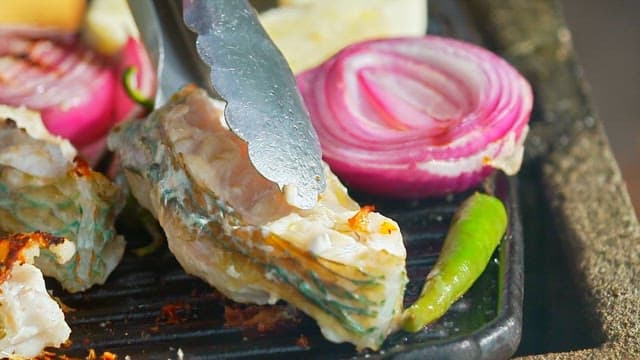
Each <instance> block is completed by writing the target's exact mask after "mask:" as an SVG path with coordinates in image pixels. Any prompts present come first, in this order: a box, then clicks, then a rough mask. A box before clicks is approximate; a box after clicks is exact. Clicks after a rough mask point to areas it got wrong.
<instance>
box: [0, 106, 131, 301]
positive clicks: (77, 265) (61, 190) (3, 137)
mask: <svg viewBox="0 0 640 360" xmlns="http://www.w3.org/2000/svg"><path fill="white" fill-rule="evenodd" d="M0 110H6V109H5V108H4V107H3V108H0ZM13 110H14V111H10V112H9V111H7V112H4V111H0V154H1V155H0V231H3V232H7V233H14V232H31V231H36V230H39V231H45V232H48V233H51V234H53V235H55V236H60V237H65V238H67V239H69V240H70V241H71V242H73V243H74V245H75V247H76V254H75V255H74V257H73V258H72V259H71V261H68V262H66V263H65V264H59V263H58V262H57V261H56V259H55V256H54V254H53V253H51V252H50V251H49V250H47V249H43V250H42V251H41V255H40V256H39V257H38V258H36V260H35V265H36V266H37V267H38V268H39V269H40V270H42V272H43V273H44V274H45V275H47V276H51V277H54V278H55V279H57V280H58V281H59V282H60V283H61V285H62V286H63V287H64V288H65V289H66V290H68V291H70V292H78V291H83V290H86V289H88V288H90V287H91V286H93V285H96V284H103V283H104V282H105V281H106V279H107V277H108V276H109V274H110V273H111V272H112V271H113V269H114V268H115V267H116V265H117V264H118V263H119V262H120V260H121V258H122V256H123V254H124V249H125V241H124V238H123V237H122V236H120V235H118V234H117V233H116V230H115V228H114V223H115V219H116V216H117V214H118V213H119V212H120V211H121V210H122V207H123V206H124V201H125V194H124V192H123V191H122V190H121V189H120V188H119V187H118V186H116V185H115V184H114V183H112V182H111V181H110V180H109V179H107V178H106V177H105V176H104V175H102V174H100V173H98V172H95V171H93V170H91V169H90V168H89V167H88V166H87V164H86V163H85V162H84V161H82V160H80V159H75V160H71V159H70V158H69V156H68V153H69V152H68V151H65V148H66V147H67V146H70V145H69V144H68V142H66V141H65V142H61V141H60V139H59V138H58V139H57V140H56V139H53V138H51V135H50V134H48V133H47V134H44V136H38V135H35V134H36V132H34V131H31V134H30V130H29V129H31V125H24V127H23V125H21V124H27V122H22V121H21V119H19V118H16V115H18V117H20V116H22V115H24V117H25V119H26V118H31V120H33V119H39V116H38V115H37V113H35V112H32V111H29V110H26V109H17V110H16V109H13ZM5 113H10V114H11V116H12V117H13V118H12V119H11V121H9V120H8V119H7V118H6V117H5V116H7V115H6V114H5ZM3 114H4V115H3ZM54 140H56V141H54ZM71 154H72V155H74V152H73V153H71Z"/></svg>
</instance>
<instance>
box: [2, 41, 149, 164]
mask: <svg viewBox="0 0 640 360" xmlns="http://www.w3.org/2000/svg"><path fill="white" fill-rule="evenodd" d="M31 35H32V34H30V33H26V34H25V33H24V32H23V31H22V32H20V31H6V30H5V31H0V104H7V105H11V106H25V107H28V108H30V109H33V110H37V111H40V112H41V114H42V119H43V122H44V124H45V126H46V127H47V128H48V129H49V131H51V132H52V133H53V134H56V135H60V136H62V137H65V138H67V139H69V140H70V141H71V142H72V143H73V144H74V145H75V146H76V147H77V148H78V150H79V151H80V154H81V155H82V156H83V157H84V158H85V159H87V161H88V162H89V163H90V164H92V165H95V163H96V162H97V161H98V160H99V158H100V157H101V156H102V154H103V153H104V151H105V149H106V145H105V144H106V143H105V137H106V135H107V133H108V132H109V130H110V129H111V128H112V127H113V125H114V124H116V123H117V122H120V121H122V120H125V119H128V118H132V117H134V116H136V115H139V114H140V113H141V110H140V107H139V106H138V105H136V104H135V103H134V102H133V101H131V100H130V99H129V98H128V97H127V96H126V94H125V92H124V88H123V87H122V85H121V81H120V76H121V74H122V73H123V72H124V69H126V68H127V67H128V66H135V67H136V68H137V69H138V75H137V80H138V88H139V90H140V91H141V92H142V93H143V94H147V95H149V96H152V95H153V92H154V89H155V87H154V84H155V74H154V72H153V69H152V66H151V62H150V60H149V57H148V55H147V53H146V51H145V49H144V47H143V46H142V45H141V43H140V42H139V41H138V40H136V39H133V38H131V39H129V41H128V42H127V44H126V46H125V48H124V49H123V50H122V52H121V54H120V56H119V57H118V58H117V59H106V58H104V57H102V56H100V55H98V54H97V53H96V52H94V51H92V50H90V49H88V48H87V47H85V46H83V44H82V43H81V42H80V41H79V40H78V39H77V37H76V38H71V37H69V36H66V37H61V36H57V37H56V36H53V35H52V37H51V38H47V39H41V38H34V37H33V36H31Z"/></svg>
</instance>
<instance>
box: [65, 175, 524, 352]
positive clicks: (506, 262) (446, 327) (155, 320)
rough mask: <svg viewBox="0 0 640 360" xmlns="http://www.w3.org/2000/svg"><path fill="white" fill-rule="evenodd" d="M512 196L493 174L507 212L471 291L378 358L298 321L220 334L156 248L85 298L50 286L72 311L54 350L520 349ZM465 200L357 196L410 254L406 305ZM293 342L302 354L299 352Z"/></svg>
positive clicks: (507, 183) (199, 298) (518, 253)
mask: <svg viewBox="0 0 640 360" xmlns="http://www.w3.org/2000/svg"><path fill="white" fill-rule="evenodd" d="M514 189H515V185H514V180H512V179H507V178H506V177H504V176H498V177H497V179H496V183H495V189H494V190H495V193H496V195H497V196H499V197H500V198H501V199H502V200H503V201H504V202H505V203H506V204H507V206H508V212H509V221H510V223H509V229H508V233H507V234H506V236H505V238H504V239H503V241H502V243H501V245H500V246H499V248H498V249H497V250H496V252H495V254H494V256H493V258H492V260H491V261H490V263H489V266H488V268H487V270H486V271H485V272H484V273H483V275H482V276H481V277H480V278H479V279H478V281H477V282H476V284H475V285H474V286H473V287H472V288H471V289H470V291H469V292H468V293H467V294H466V295H465V296H464V297H463V298H462V299H461V300H459V301H458V302H457V303H456V304H455V305H454V306H453V307H452V309H451V310H450V311H449V312H448V313H447V314H446V315H445V316H444V317H443V318H442V319H441V320H440V321H438V322H437V323H436V324H434V325H432V326H430V327H428V328H427V329H426V330H424V331H422V332H419V333H417V334H407V333H404V332H399V333H396V334H393V335H392V336H390V337H389V338H388V339H387V341H386V342H385V344H384V346H383V349H382V351H380V352H377V353H374V352H365V353H360V354H358V353H356V352H355V350H354V347H353V346H352V345H346V344H341V345H338V344H333V343H330V342H328V341H326V340H324V338H323V337H322V335H321V334H320V331H319V329H318V328H317V326H316V325H315V322H314V321H313V320H311V319H308V318H306V317H305V318H304V320H303V321H302V323H301V324H300V325H299V326H296V327H294V328H293V329H289V330H286V331H285V332H284V333H277V334H265V335H261V336H247V335H246V332H243V331H242V330H241V329H236V328H226V327H224V307H223V303H224V301H222V299H221V298H220V295H219V294H218V293H217V292H215V290H213V289H212V288H211V287H210V286H208V285H207V284H206V283H204V282H202V281H200V280H198V279H196V278H194V277H192V276H190V275H187V274H185V273H184V271H182V269H181V268H180V266H179V265H178V263H177V262H176V261H175V260H174V258H173V256H172V255H171V253H170V252H169V251H168V249H166V247H165V248H163V249H161V250H159V251H158V252H156V253H154V254H151V255H147V256H145V257H137V256H135V255H133V254H131V253H130V252H129V251H127V253H126V254H125V257H124V260H123V262H122V263H121V265H120V266H119V267H118V268H117V269H116V270H115V271H114V273H113V274H112V275H111V276H110V278H109V279H108V281H107V283H106V284H105V285H103V286H100V287H96V288H94V289H91V290H90V291H88V292H85V293H80V294H67V293H65V292H64V291H61V290H60V289H59V287H56V286H55V284H52V287H53V288H54V295H56V296H58V297H59V298H60V299H61V300H62V301H63V303H65V304H66V305H68V306H70V307H71V308H73V309H74V310H73V311H71V312H69V313H68V314H67V321H68V322H69V324H70V326H71V328H72V335H71V339H72V345H71V347H70V348H68V349H65V350H64V351H63V353H64V354H67V355H72V356H78V357H84V356H86V354H87V351H88V349H89V348H93V349H95V350H96V352H97V353H101V352H103V351H109V352H113V353H115V354H117V355H118V356H119V357H120V358H123V357H124V356H125V355H129V356H130V357H131V358H132V359H143V358H145V359H147V358H148V359H171V358H174V359H175V358H177V352H178V349H181V350H182V353H183V354H184V358H186V359H217V358H244V357H258V358H282V357H285V356H286V357H291V358H300V357H303V356H304V357H305V358H333V359H337V358H352V357H369V358H371V357H374V358H376V357H390V356H394V357H396V356H397V357H401V358H404V357H407V358H423V357H424V356H429V357H434V358H443V357H449V358H456V359H461V358H466V357H470V358H485V359H496V358H504V357H508V356H510V355H511V354H513V352H515V350H516V347H517V345H518V342H519V338H520V323H521V301H522V231H521V227H520V221H519V219H518V216H517V214H518V205H517V201H516V198H515V192H514ZM469 194H470V193H465V194H460V195H457V196H453V197H449V198H446V199H439V200H423V201H406V202H398V201H387V200H380V199H373V198H370V197H367V196H364V195H361V196H357V197H358V198H359V200H360V201H362V202H363V203H365V204H370V203H373V204H374V205H375V206H376V208H377V209H378V210H379V211H381V212H382V213H384V214H385V215H388V216H390V217H392V218H394V219H396V220H397V221H398V222H399V224H400V226H401V229H402V231H403V236H404V238H405V241H406V246H407V251H408V254H409V256H408V261H407V272H408V275H409V278H410V282H409V284H408V286H407V291H406V296H405V305H407V304H410V303H412V302H413V301H414V300H415V299H416V297H417V295H418V294H419V292H420V289H421V287H422V284H423V281H424V278H425V276H426V274H427V272H428V271H429V269H430V268H431V267H432V266H433V264H434V262H435V260H436V258H437V255H438V251H439V249H440V246H441V244H442V240H443V239H444V236H445V234H446V231H447V228H448V224H449V222H450V220H451V217H452V215H453V213H454V211H455V209H456V208H457V206H458V205H459V204H460V202H461V201H462V200H463V199H464V198H465V197H466V196H468V195H469ZM137 239H142V236H139V237H138V238H137ZM144 240H145V241H146V239H144ZM129 241H130V246H131V247H138V246H140V245H141V243H140V241H136V239H134V238H132V236H129ZM168 304H179V305H180V307H179V308H180V310H179V311H180V312H181V313H180V314H178V315H179V317H180V319H181V321H179V322H177V323H167V322H166V321H164V320H162V308H163V306H166V305H168ZM301 335H304V336H305V337H306V338H307V339H308V343H309V346H308V347H303V346H300V345H298V339H299V338H300V336H301Z"/></svg>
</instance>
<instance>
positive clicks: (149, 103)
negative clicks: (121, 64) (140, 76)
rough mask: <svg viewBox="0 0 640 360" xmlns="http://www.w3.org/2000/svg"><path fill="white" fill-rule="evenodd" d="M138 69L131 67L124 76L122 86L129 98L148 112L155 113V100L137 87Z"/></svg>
mask: <svg viewBox="0 0 640 360" xmlns="http://www.w3.org/2000/svg"><path fill="white" fill-rule="evenodd" d="M137 73H138V69H136V67H135V66H129V67H128V68H127V69H126V70H125V71H124V73H123V74H122V84H123V85H124V90H125V92H126V93H127V96H129V98H131V100H133V101H135V102H136V103H137V104H139V105H142V106H143V107H144V108H145V109H146V110H147V111H153V99H150V98H148V97H146V96H144V95H143V94H142V93H141V92H140V90H139V89H138V88H137V87H136V74H137Z"/></svg>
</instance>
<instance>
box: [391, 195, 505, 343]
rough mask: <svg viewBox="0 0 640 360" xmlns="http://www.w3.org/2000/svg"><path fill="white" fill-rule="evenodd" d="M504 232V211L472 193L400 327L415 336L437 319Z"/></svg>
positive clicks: (494, 202)
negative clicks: (415, 333)
mask: <svg viewBox="0 0 640 360" xmlns="http://www.w3.org/2000/svg"><path fill="white" fill-rule="evenodd" d="M506 228H507V211H506V209H505V207H504V205H503V204H502V202H501V201H500V200H499V199H498V198H495V197H493V196H490V195H486V194H481V193H475V194H473V195H472V196H471V197H469V198H468V199H467V200H465V201H464V203H462V205H461V206H460V208H459V209H458V210H457V211H456V214H455V215H454V217H453V220H452V222H451V228H450V229H449V233H448V234H447V237H446V238H445V240H444V244H443V246H442V250H441V251H440V256H439V257H438V261H437V262H436V264H435V266H434V267H433V269H431V271H430V272H429V275H427V279H426V281H425V284H424V287H423V288H422V293H421V294H420V297H419V298H418V300H417V301H416V302H415V303H414V304H413V305H411V306H410V307H409V308H407V309H406V310H405V311H404V313H403V319H402V320H403V323H402V327H403V329H404V330H405V331H409V332H416V331H419V330H420V329H422V328H423V327H424V326H425V325H427V324H430V323H431V322H433V321H435V320H437V319H438V318H440V317H441V316H442V315H444V313H445V312H446V311H447V310H448V309H449V307H450V306H451V305H452V304H453V303H454V302H455V301H456V300H458V299H459V298H460V297H461V296H462V295H463V294H464V293H465V292H466V291H467V290H468V289H469V288H470V287H471V285H472V284H473V283H474V282H475V281H476V279H477V278H478V277H479V276H480V274H482V272H483V271H484V269H485V267H486V266H487V263H488V262H489V259H490V258H491V255H492V254H493V252H494V250H495V249H496V247H497V246H498V243H499V242H500V239H502V236H503V235H504V233H505V231H506Z"/></svg>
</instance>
